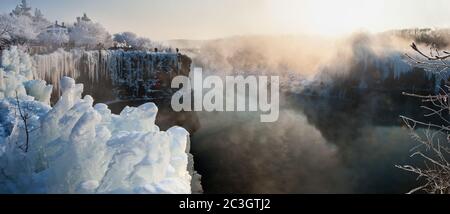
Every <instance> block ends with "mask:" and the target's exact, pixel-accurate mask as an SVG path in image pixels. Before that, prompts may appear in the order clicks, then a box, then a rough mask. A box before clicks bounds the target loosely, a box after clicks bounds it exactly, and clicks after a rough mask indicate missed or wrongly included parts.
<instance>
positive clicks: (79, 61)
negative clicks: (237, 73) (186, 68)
mask: <svg viewBox="0 0 450 214" xmlns="http://www.w3.org/2000/svg"><path fill="white" fill-rule="evenodd" d="M179 57H180V55H178V54H177V53H171V52H149V51H123V50H100V51H85V50H79V49H73V50H71V51H65V50H63V49H59V50H57V51H55V52H53V53H50V54H42V55H35V56H33V64H34V67H35V68H36V72H35V75H36V76H37V78H38V79H42V80H48V81H49V82H51V83H53V84H54V85H55V87H56V89H59V80H60V79H61V77H63V76H70V77H72V78H75V79H76V78H78V77H80V75H86V76H87V77H88V79H89V81H90V82H92V83H98V82H101V81H104V80H110V81H112V84H113V85H115V86H127V87H128V90H130V91H132V92H133V94H134V95H136V96H137V94H140V91H139V90H145V91H148V90H150V89H151V87H152V84H153V82H152V81H148V80H151V79H156V78H154V76H156V75H157V73H160V72H163V73H173V74H174V75H176V74H179V72H180V69H181V68H180V66H181V64H180V59H179Z"/></svg>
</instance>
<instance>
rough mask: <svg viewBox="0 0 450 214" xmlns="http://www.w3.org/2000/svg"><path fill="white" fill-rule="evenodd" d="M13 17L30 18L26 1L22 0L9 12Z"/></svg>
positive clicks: (29, 9)
mask: <svg viewBox="0 0 450 214" xmlns="http://www.w3.org/2000/svg"><path fill="white" fill-rule="evenodd" d="M11 14H12V15H14V16H28V17H31V7H30V6H29V5H28V2H27V1H26V0H22V1H21V2H20V4H19V5H17V6H16V8H15V9H14V10H13V11H12V12H11Z"/></svg>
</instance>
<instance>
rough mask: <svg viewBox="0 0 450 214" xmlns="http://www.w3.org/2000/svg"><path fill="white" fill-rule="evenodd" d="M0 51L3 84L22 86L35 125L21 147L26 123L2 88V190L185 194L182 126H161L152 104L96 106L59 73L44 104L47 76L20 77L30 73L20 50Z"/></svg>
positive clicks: (186, 180)
mask: <svg viewBox="0 0 450 214" xmlns="http://www.w3.org/2000/svg"><path fill="white" fill-rule="evenodd" d="M5 52H6V54H4V56H7V57H6V61H4V62H6V64H5V65H2V69H1V70H2V72H3V74H2V75H0V77H2V78H1V80H2V85H3V86H4V85H6V86H11V85H13V86H14V87H12V88H21V89H22V90H21V96H20V99H19V103H20V106H22V107H23V109H22V110H23V111H24V112H26V114H28V115H30V117H29V118H30V119H29V121H28V124H29V129H30V130H33V131H32V132H29V134H30V141H29V142H30V144H29V150H28V152H24V151H23V149H20V145H23V144H24V143H25V142H26V141H25V138H24V136H25V127H24V123H23V121H22V120H21V119H20V118H18V117H17V116H16V115H17V114H16V111H17V101H16V99H15V93H5V91H6V92H8V91H11V89H7V90H4V89H3V90H2V93H3V99H0V113H1V114H0V192H2V193H191V186H190V185H191V176H190V174H189V172H188V169H187V167H188V155H187V153H186V150H187V142H188V136H189V133H188V132H187V131H186V130H185V129H183V128H181V127H173V128H171V129H169V130H167V131H160V129H159V127H158V126H157V125H155V118H156V115H157V113H158V108H157V106H156V105H155V104H153V103H147V104H144V105H141V106H139V107H137V108H134V107H127V108H125V109H124V110H123V111H122V112H121V113H120V114H119V115H115V114H112V113H111V111H110V110H109V109H108V106H107V105H105V104H96V105H95V106H94V105H93V103H94V100H93V98H92V97H91V96H89V95H87V96H84V97H82V93H83V85H82V84H76V83H75V80H74V79H72V78H69V77H63V78H62V79H61V81H60V89H61V91H62V95H61V97H60V99H59V101H58V102H57V103H56V104H55V105H54V106H53V107H50V106H49V105H48V103H47V102H43V101H46V100H47V99H48V97H46V96H43V94H45V95H48V94H49V93H48V89H49V88H46V87H47V86H45V82H44V81H40V80H33V79H28V78H26V77H25V76H22V74H25V75H28V74H30V72H31V73H34V72H35V71H33V67H30V66H29V65H30V64H29V63H28V62H29V59H28V58H27V57H26V53H24V52H21V51H20V50H18V49H16V48H12V50H11V51H9V52H8V51H5ZM28 57H29V56H28ZM29 69H31V71H30V70H29ZM4 77H8V78H4ZM2 88H5V87H2ZM9 88H11V87H9ZM27 92H28V93H27Z"/></svg>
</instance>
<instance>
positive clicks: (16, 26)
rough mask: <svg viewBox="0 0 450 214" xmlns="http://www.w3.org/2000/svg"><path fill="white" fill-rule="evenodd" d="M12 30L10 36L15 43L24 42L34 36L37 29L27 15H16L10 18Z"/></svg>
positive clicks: (37, 31) (37, 32) (36, 33)
mask: <svg viewBox="0 0 450 214" xmlns="http://www.w3.org/2000/svg"><path fill="white" fill-rule="evenodd" d="M11 26H12V30H11V32H10V38H11V39H12V40H13V41H14V42H15V43H20V44H23V43H26V42H28V41H30V40H33V39H35V38H36V36H37V35H38V34H39V31H40V30H38V29H37V28H36V25H35V23H33V20H32V19H31V18H30V17H28V16H17V17H13V18H12V23H11Z"/></svg>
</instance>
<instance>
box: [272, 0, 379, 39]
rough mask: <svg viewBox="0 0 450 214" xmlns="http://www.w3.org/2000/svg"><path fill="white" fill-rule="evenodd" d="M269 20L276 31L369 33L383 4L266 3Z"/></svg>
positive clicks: (329, 0)
mask: <svg viewBox="0 0 450 214" xmlns="http://www.w3.org/2000/svg"><path fill="white" fill-rule="evenodd" d="M268 6H269V7H270V11H271V13H272V14H271V16H272V19H273V21H274V24H275V25H278V29H280V30H284V31H287V32H289V33H291V32H297V33H298V32H310V33H317V34H322V35H341V34H346V33H351V32H352V31H355V30H361V29H364V30H370V27H371V26H372V25H373V24H374V23H377V22H382V21H383V17H380V16H379V11H380V10H381V9H382V7H383V1H364V0H340V1H336V0H269V5H268Z"/></svg>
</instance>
